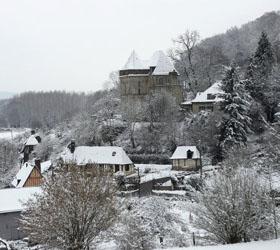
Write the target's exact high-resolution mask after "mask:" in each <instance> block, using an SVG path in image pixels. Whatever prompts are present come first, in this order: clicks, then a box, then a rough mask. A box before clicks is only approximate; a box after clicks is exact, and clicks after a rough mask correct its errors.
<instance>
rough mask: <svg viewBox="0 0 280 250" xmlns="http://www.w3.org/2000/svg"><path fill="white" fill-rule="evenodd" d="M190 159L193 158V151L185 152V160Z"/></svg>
mask: <svg viewBox="0 0 280 250" xmlns="http://www.w3.org/2000/svg"><path fill="white" fill-rule="evenodd" d="M192 157H193V151H191V150H188V151H187V159H192Z"/></svg>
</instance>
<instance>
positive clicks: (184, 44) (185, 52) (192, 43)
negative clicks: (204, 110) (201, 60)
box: [171, 30, 200, 91]
mask: <svg viewBox="0 0 280 250" xmlns="http://www.w3.org/2000/svg"><path fill="white" fill-rule="evenodd" d="M199 40H200V36H199V33H198V32H197V31H196V30H193V31H191V30H186V32H185V33H184V34H182V35H180V36H179V37H178V38H177V39H175V40H174V43H175V45H176V48H175V49H174V50H173V52H171V57H172V59H173V60H174V61H175V62H177V63H179V64H180V66H181V67H182V68H183V71H184V73H185V75H186V77H187V79H188V82H189V85H190V88H191V90H192V91H194V89H195V88H196V87H197V86H198V80H197V75H196V71H195V65H194V63H193V56H194V50H195V48H196V46H197V44H198V42H199Z"/></svg>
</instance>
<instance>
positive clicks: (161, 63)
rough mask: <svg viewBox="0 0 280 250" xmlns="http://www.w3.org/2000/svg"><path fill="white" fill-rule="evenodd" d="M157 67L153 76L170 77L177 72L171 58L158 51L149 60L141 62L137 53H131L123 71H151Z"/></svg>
mask: <svg viewBox="0 0 280 250" xmlns="http://www.w3.org/2000/svg"><path fill="white" fill-rule="evenodd" d="M150 67H155V70H154V71H153V75H168V74H169V73H170V72H173V71H176V70H175V68H174V66H173V64H172V62H171V61H170V59H169V57H168V56H166V55H165V54H164V52H163V51H161V50H159V51H156V52H155V53H154V54H153V55H152V57H151V58H150V59H149V60H141V59H140V58H139V56H138V55H137V54H136V52H135V51H133V52H132V53H131V55H130V56H129V58H128V60H127V62H126V64H125V65H124V67H123V70H129V69H135V70H136V69H150Z"/></svg>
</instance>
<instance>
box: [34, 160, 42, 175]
mask: <svg viewBox="0 0 280 250" xmlns="http://www.w3.org/2000/svg"><path fill="white" fill-rule="evenodd" d="M35 167H36V168H37V169H38V170H39V171H40V173H41V160H40V159H39V158H36V159H35Z"/></svg>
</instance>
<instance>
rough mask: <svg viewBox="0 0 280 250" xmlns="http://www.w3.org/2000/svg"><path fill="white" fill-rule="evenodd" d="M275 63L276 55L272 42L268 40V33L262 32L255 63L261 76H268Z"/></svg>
mask: <svg viewBox="0 0 280 250" xmlns="http://www.w3.org/2000/svg"><path fill="white" fill-rule="evenodd" d="M273 63H274V55H273V51H272V46H271V43H270V41H269V40H268V37H267V34H266V33H265V32H262V34H261V37H260V39H259V42H258V47H257V50H256V52H255V55H254V64H255V67H256V68H257V71H258V74H259V75H260V76H261V77H265V78H267V77H268V76H269V74H270V73H271V71H272V67H273Z"/></svg>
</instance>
